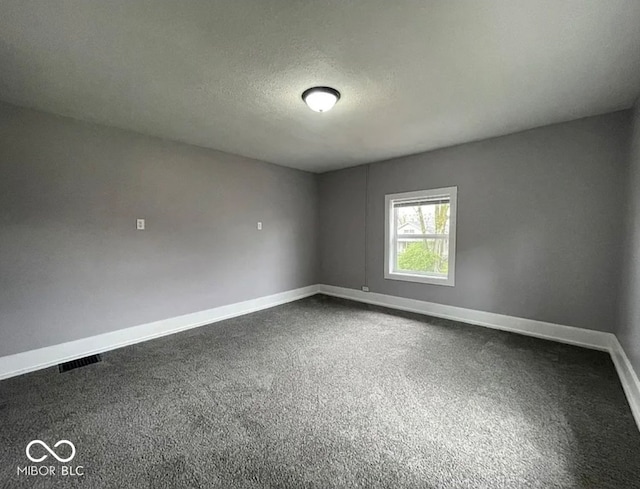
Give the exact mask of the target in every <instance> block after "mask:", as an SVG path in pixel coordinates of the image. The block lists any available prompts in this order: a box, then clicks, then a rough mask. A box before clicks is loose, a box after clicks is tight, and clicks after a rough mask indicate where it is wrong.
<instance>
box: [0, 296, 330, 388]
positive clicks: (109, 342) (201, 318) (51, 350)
mask: <svg viewBox="0 0 640 489" xmlns="http://www.w3.org/2000/svg"><path fill="white" fill-rule="evenodd" d="M317 293H318V286H317V285H310V286H308V287H302V288H300V289H295V290H289V291H286V292H280V293H278V294H273V295H269V296H265V297H259V298H257V299H251V300H248V301H243V302H236V303H234V304H229V305H226V306H221V307H215V308H213V309H208V310H206V311H199V312H195V313H192V314H185V315H184V316H177V317H173V318H169V319H164V320H161V321H155V322H153V323H147V324H142V325H139V326H133V327H131V328H125V329H120V330H117V331H112V332H109V333H104V334H100V335H97V336H91V337H89V338H82V339H80V340H75V341H69V342H67V343H60V344H58V345H53V346H47V347H45V348H38V349H37V350H29V351H26V352H22V353H16V354H14V355H7V356H4V357H0V380H1V379H6V378H9V377H14V376H16V375H21V374H25V373H27V372H33V371H34V370H40V369H42V368H47V367H51V366H53V365H58V364H59V363H64V362H69V361H71V360H75V359H76V358H82V357H86V356H88V355H94V354H96V353H102V352H105V351H109V350H115V349H116V348H121V347H123V346H127V345H132V344H134V343H140V342H142V341H147V340H150V339H153V338H158V337H160V336H166V335H170V334H173V333H177V332H179V331H184V330H187V329H191V328H197V327H199V326H205V325H207V324H211V323H215V322H217V321H222V320H224V319H230V318H233V317H236V316H241V315H243V314H249V313H251V312H255V311H260V310H262V309H268V308H270V307H274V306H278V305H280V304H284V303H286V302H291V301H295V300H298V299H302V298H304V297H308V296H311V295H315V294H317Z"/></svg>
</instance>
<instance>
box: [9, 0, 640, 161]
mask: <svg viewBox="0 0 640 489" xmlns="http://www.w3.org/2000/svg"><path fill="white" fill-rule="evenodd" d="M0 69H1V73H0V99H3V100H6V101H9V102H13V103H16V104H19V105H25V106H29V107H35V108H39V109H42V110H46V111H50V112H54V113H58V114H62V115H68V116H72V117H76V118H79V119H84V120H89V121H95V122H100V123H104V124H108V125H112V126H117V127H122V128H126V129H133V130H135V131H139V132H142V133H145V134H150V135H155V136H161V137H165V138H170V139H175V140H179V141H185V142H187V143H192V144H196V145H200V146H206V147H211V148H215V149H219V150H222V151H227V152H230V153H237V154H241V155H245V156H250V157H253V158H258V159H261V160H266V161H270V162H273V163H278V164H282V165H286V166H291V167H295V168H301V169H305V170H310V171H325V170H329V169H334V168H343V167H347V166H353V165H357V164H361V163H365V162H371V161H376V160H382V159H386V158H389V157H393V156H398V155H403V154H410V153H416V152H420V151H424V150H429V149H433V148H437V147H442V146H449V145H453V144H457V143H462V142H466V141H471V140H476V139H481V138H486V137H490V136H497V135H501V134H506V133H510V132H514V131H518V130H522V129H528V128H531V127H536V126H540V125H544V124H548V123H553V122H559V121H565V120H570V119H576V118H579V117H584V116H588V115H594V114H599V113H603V112H608V111H613V110H617V109H622V108H627V107H629V106H630V105H631V104H632V103H633V101H634V99H635V98H636V97H637V96H638V93H639V92H640V1H638V0H575V1H571V0H568V1H558V0H529V1H513V0H467V1H462V0H455V1H451V0H440V1H425V0H423V1H417V0H416V1H407V0H396V1H389V0H351V1H348V0H306V1H305V0H221V1H212V0H199V1H196V0H190V1H178V0H149V1H146V0H29V1H25V0H2V1H1V2H0ZM314 85H329V86H332V87H335V88H336V89H338V90H340V91H341V92H342V99H341V100H340V102H339V103H338V105H336V107H335V108H334V109H333V110H332V111H331V112H328V113H324V114H318V113H316V112H312V111H311V110H309V109H308V108H307V107H306V106H305V105H304V104H303V102H302V100H301V98H300V95H301V93H302V91H303V90H304V89H306V88H308V87H310V86H314Z"/></svg>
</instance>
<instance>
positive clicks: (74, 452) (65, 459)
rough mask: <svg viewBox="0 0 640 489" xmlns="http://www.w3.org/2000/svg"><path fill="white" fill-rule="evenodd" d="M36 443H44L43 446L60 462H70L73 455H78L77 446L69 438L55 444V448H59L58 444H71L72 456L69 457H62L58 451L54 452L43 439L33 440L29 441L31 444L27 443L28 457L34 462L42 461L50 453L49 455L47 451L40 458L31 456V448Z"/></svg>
mask: <svg viewBox="0 0 640 489" xmlns="http://www.w3.org/2000/svg"><path fill="white" fill-rule="evenodd" d="M35 444H40V445H42V447H43V448H44V449H45V450H46V451H47V452H49V453H50V454H51V455H53V457H54V458H55V459H56V460H57V461H58V462H70V461H71V460H73V457H75V456H76V447H75V446H74V445H73V443H71V442H70V441H69V440H60V441H59V442H58V443H56V444H55V445H53V448H58V446H60V445H64V444H66V445H69V446H70V447H71V456H70V457H67V458H60V457H58V455H57V454H56V452H54V451H53V450H51V448H49V445H47V444H46V443H45V442H43V441H41V440H33V441H31V442H29V444H28V445H27V449H26V452H27V457H28V458H29V460H31V461H32V462H42V461H43V460H44V459H45V458H47V457H48V456H49V455H47V454H46V453H45V454H44V455H43V456H42V457H40V458H34V457H32V456H31V454H30V453H29V450H31V447H32V446H33V445H35Z"/></svg>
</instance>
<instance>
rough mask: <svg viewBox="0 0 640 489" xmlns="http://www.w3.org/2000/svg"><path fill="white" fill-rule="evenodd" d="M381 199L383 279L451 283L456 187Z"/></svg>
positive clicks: (453, 258)
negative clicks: (383, 206)
mask: <svg viewBox="0 0 640 489" xmlns="http://www.w3.org/2000/svg"><path fill="white" fill-rule="evenodd" d="M385 199H386V219H385V220H386V223H385V227H386V238H387V239H386V243H385V258H386V260H385V278H388V279H393V280H407V281H411V282H423V283H431V284H440V285H451V286H452V285H454V271H455V226H456V200H457V188H456V187H448V188H441V189H433V190H424V191H418V192H405V193H402V194H391V195H387V196H386V198H385Z"/></svg>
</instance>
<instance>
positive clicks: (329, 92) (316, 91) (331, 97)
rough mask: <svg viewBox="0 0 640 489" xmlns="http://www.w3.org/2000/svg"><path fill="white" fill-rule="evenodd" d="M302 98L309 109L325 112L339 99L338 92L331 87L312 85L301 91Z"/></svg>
mask: <svg viewBox="0 0 640 489" xmlns="http://www.w3.org/2000/svg"><path fill="white" fill-rule="evenodd" d="M302 100H304V103H305V104H307V105H308V106H309V108H310V109H311V110H315V111H316V112H327V111H328V110H331V109H332V108H333V106H334V105H336V102H338V100H340V92H338V90H336V89H335V88H331V87H313V88H309V89H307V90H305V91H304V92H302Z"/></svg>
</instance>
